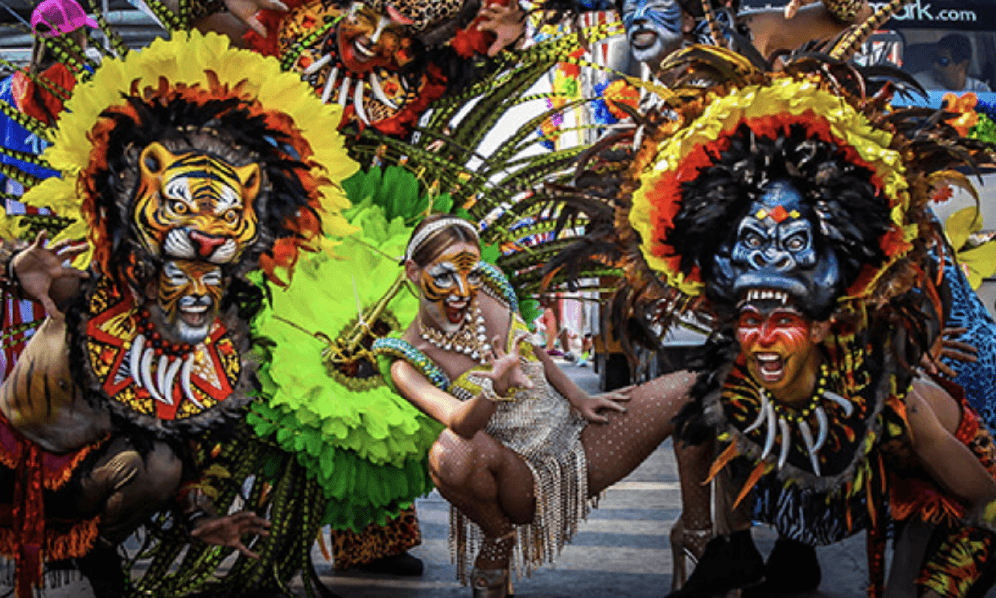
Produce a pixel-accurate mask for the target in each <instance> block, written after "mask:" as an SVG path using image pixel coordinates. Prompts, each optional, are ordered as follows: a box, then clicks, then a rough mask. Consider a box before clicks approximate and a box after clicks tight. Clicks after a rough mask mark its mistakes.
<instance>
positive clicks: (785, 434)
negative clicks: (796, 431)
mask: <svg viewBox="0 0 996 598" xmlns="http://www.w3.org/2000/svg"><path fill="white" fill-rule="evenodd" d="M778 430H779V431H780V432H781V433H782V448H781V452H780V453H779V454H778V471H781V470H782V468H783V467H785V463H786V462H787V461H788V458H789V449H790V448H791V447H792V434H791V432H792V431H791V430H790V429H789V425H788V422H787V421H785V418H784V417H779V418H778Z"/></svg>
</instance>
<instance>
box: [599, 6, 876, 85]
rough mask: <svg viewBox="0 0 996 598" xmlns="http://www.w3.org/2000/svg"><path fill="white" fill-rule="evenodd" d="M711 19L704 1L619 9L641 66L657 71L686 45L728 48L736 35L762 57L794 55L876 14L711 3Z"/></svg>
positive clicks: (849, 8)
mask: <svg viewBox="0 0 996 598" xmlns="http://www.w3.org/2000/svg"><path fill="white" fill-rule="evenodd" d="M707 1H709V4H710V9H711V12H712V14H711V15H710V17H711V18H710V19H707V18H706V15H707V13H706V12H705V11H704V10H703V2H702V0H622V1H621V2H618V3H617V10H618V11H619V13H620V14H621V15H622V18H623V23H624V25H625V26H626V38H627V41H628V42H629V45H630V51H631V52H632V55H633V58H634V59H635V60H636V61H637V62H641V63H645V64H647V65H649V66H650V67H651V68H652V69H656V68H657V66H658V65H660V63H661V62H662V61H663V60H664V59H665V58H667V56H668V55H669V54H670V53H671V52H673V51H675V50H677V49H679V48H680V47H681V46H682V45H683V44H684V43H685V42H691V43H705V44H709V43H714V39H715V38H716V37H719V38H720V39H721V41H722V43H723V44H724V45H726V44H727V43H733V44H734V45H736V46H740V47H742V44H740V43H739V42H735V41H733V40H732V39H731V38H732V37H734V36H742V37H741V39H746V40H749V41H750V42H751V44H752V45H753V47H754V48H755V49H756V50H757V51H759V52H760V53H761V55H762V56H771V55H772V54H773V53H775V52H777V51H779V50H793V49H795V48H798V47H800V46H801V45H802V44H804V43H806V42H808V41H810V40H827V39H830V38H832V37H834V36H836V35H837V34H839V33H840V32H842V31H843V30H844V29H846V28H847V27H849V26H850V25H852V24H854V23H860V22H861V21H863V20H864V19H866V18H867V17H868V16H870V15H871V9H870V8H869V6H868V4H867V3H866V2H864V0H826V1H824V2H810V3H808V4H809V5H808V6H805V7H802V8H801V9H799V7H797V6H794V5H793V6H792V7H790V8H787V9H786V10H782V9H777V8H769V9H762V10H751V11H747V12H742V13H741V12H740V2H739V0H735V1H732V2H731V1H720V0H707Z"/></svg>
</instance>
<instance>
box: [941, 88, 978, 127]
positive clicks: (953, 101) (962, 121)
mask: <svg viewBox="0 0 996 598" xmlns="http://www.w3.org/2000/svg"><path fill="white" fill-rule="evenodd" d="M978 103H979V97H978V96H976V95H975V94H974V93H972V92H970V91H969V92H966V93H964V94H962V96H961V97H958V95H957V94H954V93H951V92H948V93H946V94H944V98H943V104H944V108H945V109H946V110H947V111H948V112H954V113H955V114H957V115H958V117H957V118H953V119H951V120H948V121H947V123H948V124H949V125H951V126H952V127H954V128H955V129H956V130H957V131H958V134H959V135H961V136H962V137H967V136H968V132H969V131H971V130H972V127H974V126H975V125H977V124H978V123H979V114H978V113H977V112H976V111H975V106H976V104H978Z"/></svg>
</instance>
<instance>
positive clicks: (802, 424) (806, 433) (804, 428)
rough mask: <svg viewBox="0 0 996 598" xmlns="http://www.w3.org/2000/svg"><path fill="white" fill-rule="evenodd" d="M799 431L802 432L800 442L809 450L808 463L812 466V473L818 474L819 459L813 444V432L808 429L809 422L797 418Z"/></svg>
mask: <svg viewBox="0 0 996 598" xmlns="http://www.w3.org/2000/svg"><path fill="white" fill-rule="evenodd" d="M799 433H800V434H802V442H803V443H804V444H805V445H806V450H807V451H809V464H810V465H812V466H813V473H815V474H816V475H817V476H819V475H820V460H819V459H818V458H817V457H816V447H815V446H814V445H813V433H812V432H811V431H810V430H809V424H808V423H807V422H806V420H804V419H800V420H799Z"/></svg>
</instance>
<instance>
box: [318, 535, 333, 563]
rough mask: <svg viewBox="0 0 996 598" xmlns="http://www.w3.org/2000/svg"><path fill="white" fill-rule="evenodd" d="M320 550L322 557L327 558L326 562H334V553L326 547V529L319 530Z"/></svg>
mask: <svg viewBox="0 0 996 598" xmlns="http://www.w3.org/2000/svg"><path fill="white" fill-rule="evenodd" d="M318 548H320V549H321V551H322V556H323V557H325V560H326V561H328V562H330V563H331V562H332V553H331V552H329V547H328V546H326V545H325V529H324V528H318Z"/></svg>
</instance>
